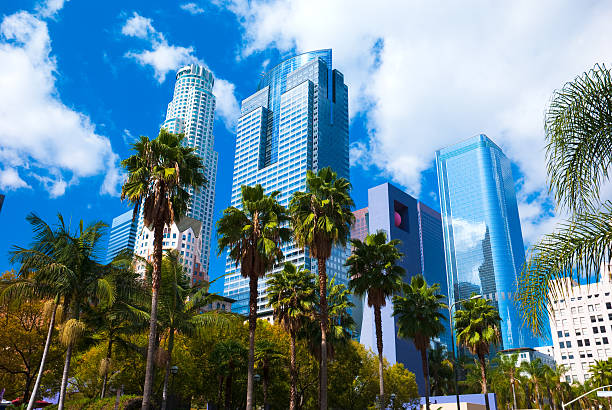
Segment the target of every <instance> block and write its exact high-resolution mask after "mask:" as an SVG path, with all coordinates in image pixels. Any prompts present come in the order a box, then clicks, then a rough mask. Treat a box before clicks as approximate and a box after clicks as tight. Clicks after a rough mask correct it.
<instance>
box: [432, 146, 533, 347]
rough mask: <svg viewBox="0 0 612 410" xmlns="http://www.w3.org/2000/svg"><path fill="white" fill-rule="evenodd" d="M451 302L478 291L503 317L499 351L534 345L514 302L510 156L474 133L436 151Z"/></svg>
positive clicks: (519, 242) (518, 263) (517, 240)
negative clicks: (465, 138)
mask: <svg viewBox="0 0 612 410" xmlns="http://www.w3.org/2000/svg"><path fill="white" fill-rule="evenodd" d="M436 164H437V170H438V186H439V191H440V209H441V213H442V226H443V235H444V253H445V259H446V271H447V277H448V287H449V293H450V295H449V299H450V303H454V302H455V301H458V300H462V299H465V298H469V297H470V296H471V295H472V294H473V293H477V294H481V295H483V296H484V297H485V298H487V299H488V300H490V301H492V303H493V304H494V305H495V306H496V307H497V308H498V310H499V313H500V316H501V317H502V323H501V334H502V343H503V345H502V346H500V348H501V349H511V348H519V347H534V346H536V345H537V341H536V339H535V338H534V337H533V335H532V334H531V332H530V331H529V330H528V329H526V328H524V327H522V321H521V318H520V314H519V312H518V311H517V307H516V305H515V302H514V295H515V291H516V286H517V277H518V274H519V273H520V271H521V269H522V267H523V264H524V262H525V249H524V246H523V236H522V233H521V224H520V220H519V214H518V206H517V201H516V193H515V188H514V180H513V178H512V168H511V164H510V160H509V159H508V158H507V157H506V156H505V155H504V153H503V152H502V150H501V149H500V148H499V147H498V146H497V145H495V144H494V143H493V141H491V140H490V139H489V138H487V136H485V135H478V136H476V137H473V138H470V139H468V140H465V141H462V142H460V143H458V144H455V145H453V146H450V147H447V148H444V149H441V150H439V151H437V152H436Z"/></svg>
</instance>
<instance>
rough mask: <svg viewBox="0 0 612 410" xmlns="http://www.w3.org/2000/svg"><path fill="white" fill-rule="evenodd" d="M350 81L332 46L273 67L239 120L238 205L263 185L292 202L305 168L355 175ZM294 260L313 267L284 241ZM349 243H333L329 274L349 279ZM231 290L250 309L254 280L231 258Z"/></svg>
mask: <svg viewBox="0 0 612 410" xmlns="http://www.w3.org/2000/svg"><path fill="white" fill-rule="evenodd" d="M348 142H349V134H348V87H347V86H346V85H345V84H344V76H343V75H342V73H340V72H339V71H338V70H334V69H332V52H331V50H319V51H311V52H307V53H304V54H300V55H298V56H294V57H291V58H288V59H286V60H284V61H283V62H281V63H280V64H278V65H277V66H275V67H274V68H272V69H271V70H270V71H268V72H267V73H266V74H265V75H264V76H263V77H262V78H261V80H260V82H259V86H258V87H257V91H256V92H255V93H254V94H253V95H251V96H250V97H248V98H246V99H245V100H243V101H242V108H241V116H240V118H239V119H238V129H237V136H236V152H235V157H234V175H233V183H232V198H231V205H232V206H235V207H238V208H240V207H241V188H240V187H241V186H242V185H251V186H252V185H256V184H261V185H262V186H263V187H264V189H265V191H266V193H270V192H272V191H275V190H278V191H280V192H281V194H280V195H279V196H278V200H279V202H280V203H281V204H283V205H285V206H288V205H289V201H290V199H291V196H292V195H293V193H294V192H296V191H298V190H299V191H304V190H305V189H306V171H307V170H312V171H315V172H316V171H317V170H318V169H320V168H324V167H327V166H329V167H331V168H332V169H333V170H334V171H336V172H337V173H338V175H339V176H340V177H344V178H347V179H348V178H349V143H348ZM283 253H284V254H285V258H286V260H287V261H291V262H293V263H295V264H296V265H299V266H304V267H305V268H307V269H311V270H313V271H315V270H316V263H313V261H312V260H311V258H310V257H309V255H308V253H307V252H304V251H302V250H301V249H299V248H298V247H296V246H295V245H294V244H293V243H291V244H287V245H286V246H284V247H283ZM346 257H347V250H346V249H334V250H333V252H332V257H331V258H330V259H329V260H328V264H327V269H328V276H329V277H330V278H331V277H333V276H336V280H337V282H341V283H346V268H345V267H344V262H345V260H346ZM226 273H227V276H226V277H225V282H224V295H225V296H228V297H231V298H234V299H236V300H237V301H236V302H235V303H234V305H233V310H234V311H235V312H238V313H243V314H246V313H248V294H249V288H248V280H247V279H245V278H243V277H242V276H241V275H240V271H239V269H238V268H237V267H236V265H235V264H234V263H233V262H232V261H231V260H229V259H228V260H227V262H226ZM266 288H267V284H266V280H261V281H260V282H259V294H260V296H259V299H258V310H259V312H262V314H267V313H269V312H270V309H269V308H268V307H267V298H266Z"/></svg>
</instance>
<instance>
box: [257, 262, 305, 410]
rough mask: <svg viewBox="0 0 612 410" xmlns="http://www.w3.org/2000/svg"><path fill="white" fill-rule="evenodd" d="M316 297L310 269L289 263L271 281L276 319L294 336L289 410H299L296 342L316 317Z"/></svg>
mask: <svg viewBox="0 0 612 410" xmlns="http://www.w3.org/2000/svg"><path fill="white" fill-rule="evenodd" d="M314 296H315V283H314V275H313V274H311V273H310V271H309V270H307V269H302V268H299V269H298V268H296V266H295V265H294V264H292V263H285V267H284V269H283V270H282V271H280V272H278V273H275V274H273V275H271V276H270V279H268V300H269V303H270V306H271V307H272V309H274V318H275V320H277V321H278V322H279V323H280V325H281V326H283V328H285V330H286V331H287V332H289V336H290V355H289V357H290V360H289V375H290V378H291V394H290V401H289V408H290V409H291V410H295V408H296V400H297V390H296V386H297V376H298V375H297V370H296V366H295V358H296V356H295V341H296V338H297V332H298V331H299V330H300V328H301V327H302V324H303V322H304V319H305V318H307V317H311V316H312V315H313V309H314V304H315V303H314Z"/></svg>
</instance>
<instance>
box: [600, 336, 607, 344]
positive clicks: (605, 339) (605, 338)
mask: <svg viewBox="0 0 612 410" xmlns="http://www.w3.org/2000/svg"><path fill="white" fill-rule="evenodd" d="M601 341H602V342H603V344H605V345H607V344H608V338H607V337H602V338H601Z"/></svg>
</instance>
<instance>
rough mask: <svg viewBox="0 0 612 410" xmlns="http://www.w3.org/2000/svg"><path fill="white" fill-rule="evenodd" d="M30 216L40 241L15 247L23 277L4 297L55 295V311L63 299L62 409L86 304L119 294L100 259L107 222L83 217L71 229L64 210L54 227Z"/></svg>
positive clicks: (110, 299) (109, 299)
mask: <svg viewBox="0 0 612 410" xmlns="http://www.w3.org/2000/svg"><path fill="white" fill-rule="evenodd" d="M27 220H28V222H30V224H31V225H32V228H33V230H34V237H35V240H34V243H33V244H32V246H31V247H30V248H22V247H19V246H15V247H14V248H13V250H12V251H11V263H19V264H21V266H20V269H19V278H18V279H17V280H16V281H15V282H14V283H11V284H9V285H7V286H5V287H4V289H3V291H2V297H3V298H6V299H16V300H19V299H23V298H30V297H40V298H43V299H51V298H53V299H54V305H53V312H55V311H56V309H57V306H58V304H61V305H62V311H63V315H62V316H63V318H62V319H65V322H64V323H63V325H62V331H61V333H60V340H61V341H62V342H63V343H64V344H65V345H66V356H65V360H64V371H63V374H62V382H61V388H60V395H59V403H58V408H59V409H63V408H64V405H65V399H66V387H67V384H68V378H69V374H70V362H71V359H72V353H73V348H74V344H75V342H76V341H77V339H78V338H79V337H80V336H81V334H82V333H83V331H84V328H85V326H84V323H83V321H82V320H81V313H82V311H83V308H84V307H85V306H86V305H87V304H94V305H96V304H99V303H113V301H114V299H115V291H114V289H113V287H112V286H111V284H110V281H109V278H108V272H107V270H106V269H105V267H104V266H103V265H101V264H100V263H99V262H98V260H97V257H98V255H99V254H100V252H101V250H102V248H101V247H102V246H103V245H102V244H101V241H100V240H101V238H102V236H103V231H104V228H105V227H106V225H104V224H103V223H102V222H96V223H92V224H90V225H88V226H85V224H84V223H83V221H80V222H79V225H78V228H77V229H76V230H75V231H74V232H72V231H71V228H70V226H68V225H66V224H65V222H64V218H63V217H62V215H58V223H57V226H56V227H55V229H53V228H51V227H50V226H49V225H48V224H47V223H45V222H44V221H43V220H42V219H40V218H39V217H38V216H36V215H34V214H30V215H28V217H27ZM55 318H56V317H55V314H53V313H52V316H51V321H50V324H49V332H48V335H47V336H48V339H47V342H46V344H45V352H44V353H43V359H42V361H41V366H40V370H39V376H38V378H37V382H36V384H35V386H34V390H33V392H32V395H31V396H30V403H29V404H28V407H29V408H32V406H33V404H34V400H35V396H36V394H37V391H38V388H39V382H40V375H41V374H42V372H43V368H44V361H45V358H46V354H47V351H48V344H49V339H50V337H51V333H52V330H53V325H54V322H55Z"/></svg>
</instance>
